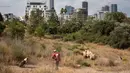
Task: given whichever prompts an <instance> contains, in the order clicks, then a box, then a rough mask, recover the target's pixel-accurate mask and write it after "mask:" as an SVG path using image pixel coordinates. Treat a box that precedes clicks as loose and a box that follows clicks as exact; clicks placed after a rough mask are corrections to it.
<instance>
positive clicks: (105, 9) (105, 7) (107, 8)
mask: <svg viewBox="0 0 130 73" xmlns="http://www.w3.org/2000/svg"><path fill="white" fill-rule="evenodd" d="M102 11H110V7H109V6H108V5H105V6H103V7H102Z"/></svg>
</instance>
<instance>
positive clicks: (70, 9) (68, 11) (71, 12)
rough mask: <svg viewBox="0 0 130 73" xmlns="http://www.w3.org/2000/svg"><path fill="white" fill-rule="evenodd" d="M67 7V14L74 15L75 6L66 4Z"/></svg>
mask: <svg viewBox="0 0 130 73" xmlns="http://www.w3.org/2000/svg"><path fill="white" fill-rule="evenodd" d="M65 9H66V10H67V12H66V15H72V14H73V12H74V7H72V6H65Z"/></svg>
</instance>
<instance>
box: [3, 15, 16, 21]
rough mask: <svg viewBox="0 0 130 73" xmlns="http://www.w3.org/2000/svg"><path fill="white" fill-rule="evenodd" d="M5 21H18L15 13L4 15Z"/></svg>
mask: <svg viewBox="0 0 130 73" xmlns="http://www.w3.org/2000/svg"><path fill="white" fill-rule="evenodd" d="M3 18H4V21H6V20H12V19H18V17H16V16H15V15H14V14H13V13H7V14H4V15H3Z"/></svg>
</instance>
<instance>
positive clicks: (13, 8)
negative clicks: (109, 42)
mask: <svg viewBox="0 0 130 73" xmlns="http://www.w3.org/2000/svg"><path fill="white" fill-rule="evenodd" d="M33 1H38V0H33ZM42 1H45V0H42ZM46 1H47V2H48V0H46ZM82 1H83V0H55V9H56V11H57V12H58V13H59V12H60V9H61V8H62V7H65V5H71V6H73V7H75V8H81V6H82ZM87 1H88V3H89V9H88V11H89V15H92V14H94V13H95V12H96V11H98V10H100V9H101V7H102V6H104V5H106V4H112V3H116V4H118V10H119V11H122V12H124V13H126V14H127V15H128V16H130V5H129V4H130V0H87ZM26 3H27V0H0V12H2V13H8V12H10V13H14V14H15V15H18V16H23V15H24V12H25V7H26ZM2 6H10V7H2Z"/></svg>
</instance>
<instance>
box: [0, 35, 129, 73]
mask: <svg viewBox="0 0 130 73" xmlns="http://www.w3.org/2000/svg"><path fill="white" fill-rule="evenodd" d="M2 48H4V49H3V50H2ZM56 48H58V49H59V50H60V51H61V63H60V68H59V70H58V71H56V70H55V69H54V62H53V60H52V59H51V58H50V57H51V53H52V51H53V50H54V49H56ZM86 48H87V49H88V48H89V50H90V51H92V52H93V53H94V54H95V55H96V56H97V59H96V60H89V59H84V58H83V57H82V55H79V54H75V51H79V49H86ZM0 49H1V50H0V52H3V55H1V58H0V60H1V61H2V63H5V64H3V65H4V66H3V65H2V64H1V66H0V69H1V70H5V71H3V72H2V71H1V72H2V73H130V71H129V69H130V51H129V50H118V49H113V48H111V47H109V46H107V45H106V46H104V45H100V44H94V43H85V44H77V43H75V42H63V41H61V40H60V39H55V40H54V39H47V38H41V39H39V38H36V37H33V38H30V37H28V38H26V39H25V40H23V41H20V40H11V39H6V38H2V39H1V42H0ZM17 49H22V52H21V51H19V50H17ZM12 50H14V51H15V52H14V51H12ZM16 50H17V51H16ZM17 52H18V53H21V54H20V55H19V54H18V53H17ZM26 56H28V57H29V63H28V64H27V65H26V66H25V68H20V67H18V66H17V64H18V63H19V60H20V59H21V58H22V57H23V58H24V57H26ZM77 65H80V67H76V66H77ZM8 70H9V71H8Z"/></svg>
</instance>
